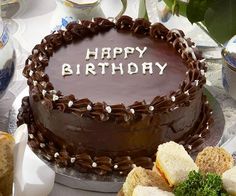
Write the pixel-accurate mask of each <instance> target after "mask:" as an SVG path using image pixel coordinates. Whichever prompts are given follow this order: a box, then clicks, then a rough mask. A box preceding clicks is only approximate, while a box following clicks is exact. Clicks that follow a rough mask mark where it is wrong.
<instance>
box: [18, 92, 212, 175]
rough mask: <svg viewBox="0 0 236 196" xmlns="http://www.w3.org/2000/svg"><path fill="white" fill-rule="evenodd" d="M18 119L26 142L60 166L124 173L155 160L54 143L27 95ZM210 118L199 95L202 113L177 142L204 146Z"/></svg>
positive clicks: (192, 151) (194, 148)
mask: <svg viewBox="0 0 236 196" xmlns="http://www.w3.org/2000/svg"><path fill="white" fill-rule="evenodd" d="M17 119H18V122H17V123H18V126H20V125H21V124H23V123H26V124H27V125H28V130H29V135H28V139H29V141H28V144H29V145H30V147H31V148H32V150H33V151H34V152H35V153H39V154H41V155H42V156H43V158H45V159H46V160H47V161H49V162H53V163H55V164H56V165H58V166H59V167H63V168H64V167H66V168H68V167H69V168H74V169H76V170H78V171H79V172H86V173H88V172H89V173H95V174H97V175H109V174H114V175H121V176H125V175H127V174H128V173H129V172H130V171H131V170H132V169H133V167H136V166H141V167H143V168H146V169H152V167H153V162H154V161H155V154H154V155H153V156H152V157H148V156H142V157H131V156H128V155H127V156H122V157H115V158H111V157H109V156H91V155H89V153H87V152H86V151H84V152H81V153H79V154H73V153H72V154H71V153H69V152H68V150H67V149H68V146H67V144H66V142H63V143H62V144H59V143H57V142H56V141H57V139H55V138H56V136H53V138H54V140H53V141H52V140H51V137H48V136H47V133H49V132H50V131H49V130H48V129H46V128H45V127H43V126H42V125H41V124H37V123H35V121H34V118H33V115H32V111H31V108H30V105H29V97H24V98H23V100H22V105H21V108H20V110H19V114H18V116H17ZM212 122H213V119H212V110H211V109H210V108H209V104H208V102H207V101H206V97H205V96H202V108H201V114H200V115H199V119H198V120H197V122H196V123H195V126H194V127H193V128H192V129H191V130H190V133H191V134H189V133H188V135H187V136H186V137H183V138H182V139H181V140H180V141H176V142H178V143H179V144H182V145H183V146H184V147H185V149H186V150H187V151H188V152H189V153H190V154H192V155H194V154H195V153H196V152H199V151H201V150H202V149H203V147H204V141H205V138H206V137H209V134H210V131H209V130H210V127H211V125H212Z"/></svg>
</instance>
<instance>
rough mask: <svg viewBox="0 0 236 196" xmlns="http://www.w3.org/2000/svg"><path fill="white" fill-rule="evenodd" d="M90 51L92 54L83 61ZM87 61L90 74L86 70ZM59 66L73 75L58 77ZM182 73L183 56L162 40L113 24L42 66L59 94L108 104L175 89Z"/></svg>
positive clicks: (53, 57) (60, 75)
mask: <svg viewBox="0 0 236 196" xmlns="http://www.w3.org/2000/svg"><path fill="white" fill-rule="evenodd" d="M95 50H97V51H96V55H97V57H95V56H93V55H90V56H89V59H88V58H87V59H86V56H87V55H88V53H89V52H90V53H92V52H95ZM95 58H96V59H95ZM90 63H91V64H90ZM103 63H105V64H103ZM113 63H114V64H113ZM78 64H79V66H80V67H79V70H78V67H77V65H78ZM89 64H90V65H91V66H92V68H94V71H93V72H88V66H89ZM62 66H69V67H70V70H72V71H73V73H68V75H64V76H63V75H62V69H63V67H62ZM102 66H104V68H102ZM186 71H187V67H186V66H185V64H184V63H183V60H182V59H181V57H180V56H179V55H178V54H176V51H175V50H174V48H173V47H171V46H170V45H168V43H167V42H166V41H163V40H161V39H160V40H153V39H151V38H150V37H146V36H145V37H144V36H141V37H140V36H137V35H135V34H132V33H131V32H120V31H118V32H117V29H113V28H112V29H110V30H109V31H107V32H103V33H99V34H97V35H95V36H93V37H87V38H84V39H82V40H80V41H77V42H76V43H73V44H70V45H69V46H64V47H61V48H60V49H59V50H58V51H57V52H56V53H55V54H53V56H52V57H51V58H50V60H49V66H48V67H46V69H45V73H46V74H47V75H48V76H49V77H50V81H51V82H52V84H53V86H54V88H55V89H56V90H60V91H61V92H62V94H64V95H69V94H73V95H74V96H75V97H76V98H81V99H82V98H88V99H90V100H91V101H92V102H106V103H107V104H109V105H114V104H117V103H123V104H125V105H131V104H133V103H134V102H135V101H142V100H145V101H146V103H151V101H152V100H153V98H154V97H156V96H157V95H167V94H170V92H171V91H174V90H176V89H177V88H178V87H179V85H180V83H181V82H182V81H183V80H184V79H185V77H186ZM78 72H80V73H78ZM86 72H87V74H86ZM66 74H67V73H66Z"/></svg>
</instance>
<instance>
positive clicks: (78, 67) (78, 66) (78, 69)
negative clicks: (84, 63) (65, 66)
mask: <svg viewBox="0 0 236 196" xmlns="http://www.w3.org/2000/svg"><path fill="white" fill-rule="evenodd" d="M76 74H77V75H80V64H77V71H76Z"/></svg>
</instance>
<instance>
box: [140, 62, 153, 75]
mask: <svg viewBox="0 0 236 196" xmlns="http://www.w3.org/2000/svg"><path fill="white" fill-rule="evenodd" d="M142 66H143V74H144V75H146V72H147V71H148V72H149V73H150V74H153V70H152V63H146V62H144V63H143V64H142Z"/></svg>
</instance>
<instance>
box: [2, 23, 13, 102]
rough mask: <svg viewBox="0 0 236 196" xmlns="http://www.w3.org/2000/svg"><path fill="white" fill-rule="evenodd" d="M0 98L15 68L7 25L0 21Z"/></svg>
mask: <svg viewBox="0 0 236 196" xmlns="http://www.w3.org/2000/svg"><path fill="white" fill-rule="evenodd" d="M0 27H1V29H2V30H1V29H0V98H2V96H3V95H4V94H5V92H6V90H7V87H8V86H9V83H10V81H11V79H12V77H13V74H14V70H15V51H14V49H13V45H12V42H11V40H10V39H9V33H8V30H7V27H6V26H5V27H3V24H2V23H1V21H0Z"/></svg>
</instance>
